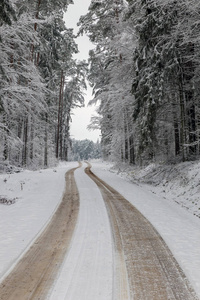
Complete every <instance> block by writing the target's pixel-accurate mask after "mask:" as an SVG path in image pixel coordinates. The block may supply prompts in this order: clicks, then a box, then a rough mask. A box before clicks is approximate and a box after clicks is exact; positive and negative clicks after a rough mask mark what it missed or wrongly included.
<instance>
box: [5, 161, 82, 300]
mask: <svg viewBox="0 0 200 300" xmlns="http://www.w3.org/2000/svg"><path fill="white" fill-rule="evenodd" d="M80 166H81V164H79V167H80ZM76 169H77V168H74V169H71V170H69V171H68V172H67V173H66V177H65V179H66V189H65V193H64V196H63V199H62V202H61V204H60V205H59V207H58V209H57V210H56V212H55V214H54V215H53V217H52V219H51V221H50V222H49V224H48V225H47V227H46V228H45V229H44V231H43V232H42V234H41V235H40V236H39V237H38V238H37V240H36V241H35V242H34V244H33V245H32V246H31V247H30V249H29V250H28V251H27V252H26V253H25V255H24V256H23V257H22V258H21V260H20V261H19V262H18V264H17V265H16V266H15V267H14V269H13V270H12V272H11V273H10V274H9V275H8V276H7V277H6V278H5V279H4V281H3V282H1V284H0V300H16V299H20V300H28V299H29V300H36V299H37V300H38V299H45V298H46V296H47V294H48V291H49V289H50V287H51V285H52V284H53V282H54V279H55V277H56V274H57V272H58V270H59V268H60V266H61V264H62V262H63V259H64V256H65V254H66V251H67V249H68V246H69V244H70V241H71V237H72V234H73V232H74V228H75V225H76V222H77V217H78V212H79V195H78V190H77V187H76V183H75V179H74V171H75V170H76Z"/></svg>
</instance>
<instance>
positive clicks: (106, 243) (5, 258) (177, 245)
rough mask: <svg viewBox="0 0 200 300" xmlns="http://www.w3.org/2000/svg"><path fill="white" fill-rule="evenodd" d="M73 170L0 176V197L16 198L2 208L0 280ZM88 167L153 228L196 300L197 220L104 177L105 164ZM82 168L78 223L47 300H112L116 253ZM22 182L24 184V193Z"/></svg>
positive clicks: (199, 284)
mask: <svg viewBox="0 0 200 300" xmlns="http://www.w3.org/2000/svg"><path fill="white" fill-rule="evenodd" d="M76 166H77V163H67V164H62V165H60V166H59V167H58V168H56V169H49V170H42V171H41V172H28V171H25V172H23V173H20V174H11V175H0V195H7V196H9V197H11V198H12V197H18V199H17V202H16V203H15V204H13V205H10V206H5V205H0V277H1V278H3V277H4V276H5V274H6V272H8V270H9V268H10V267H11V266H12V265H13V264H15V263H16V262H17V260H18V259H19V257H20V256H21V255H22V253H23V252H24V251H25V250H26V249H27V248H28V247H29V246H30V244H31V242H32V241H33V240H34V239H35V238H36V236H37V235H38V234H39V233H40V232H41V230H42V228H44V226H45V224H46V223H47V222H48V220H49V219H50V217H51V216H52V214H53V212H54V211H55V209H56V207H57V206H58V203H59V202H60V200H61V196H62V192H63V190H64V183H65V181H64V173H65V172H66V171H67V170H69V169H70V168H72V167H76ZM92 166H93V167H92V171H93V172H94V173H95V174H96V175H98V176H99V177H100V178H102V179H103V180H104V181H106V182H107V183H108V184H109V185H111V186H112V187H113V188H115V189H116V190H117V191H119V192H120V193H121V194H122V195H123V196H124V197H125V198H126V199H127V200H129V201H130V202H131V203H132V204H133V205H134V206H135V207H137V208H138V209H139V210H140V211H141V212H142V213H143V214H144V215H145V216H146V218H147V219H149V220H150V222H151V223H152V224H153V225H154V226H155V228H156V229H157V231H158V232H159V233H160V234H161V236H162V237H163V238H164V240H165V242H166V243H167V244H168V246H169V248H170V249H171V251H172V252H173V254H174V256H175V258H176V260H177V261H178V262H179V264H180V265H181V267H182V269H183V270H184V272H185V274H186V275H187V277H188V279H189V280H190V282H191V284H192V286H193V288H194V289H195V291H196V293H197V295H198V297H199V299H200V255H199V253H200V221H199V220H198V219H197V218H196V217H194V216H192V215H190V214H188V213H187V212H186V211H184V210H183V209H181V208H180V207H179V206H177V205H176V204H173V203H169V202H168V201H164V200H163V199H162V200H161V198H159V197H157V196H154V195H153V194H151V193H149V192H148V191H145V189H142V188H140V187H138V186H136V185H134V184H132V183H130V182H127V181H126V180H124V179H123V178H120V177H119V176H117V175H116V174H113V173H111V172H108V170H107V169H108V167H107V165H106V164H102V163H100V162H96V163H95V162H93V163H92ZM84 167H86V164H84V165H83V167H82V168H80V169H77V170H76V171H75V179H76V182H77V185H78V189H79V193H80V211H79V217H78V223H77V226H76V229H75V232H74V235H73V239H72V243H71V246H70V248H69V250H68V252H67V254H66V257H65V260H64V262H63V265H62V266H61V269H60V272H59V274H58V276H57V279H56V281H55V283H54V285H53V287H52V289H51V291H50V293H49V296H48V299H50V300H57V299H59V300H70V299H73V300H75V299H76V300H84V299H87V300H91V299H92V300H94V299H95V300H111V299H113V298H112V295H113V288H114V281H113V272H114V255H113V253H114V252H113V241H112V239H113V238H112V234H111V229H110V223H109V219H108V214H107V211H106V207H105V204H104V201H103V199H102V196H101V193H100V191H99V189H98V188H97V186H96V184H95V183H94V182H93V181H92V180H91V179H90V178H89V177H87V176H86V175H85V174H84ZM5 178H7V181H6V183H5V181H4V179H5ZM22 181H23V182H25V184H24V185H23V187H24V188H23V190H21V182H22ZM116 300H117V299H116ZM184 300H185V299H184Z"/></svg>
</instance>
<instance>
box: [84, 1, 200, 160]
mask: <svg viewBox="0 0 200 300" xmlns="http://www.w3.org/2000/svg"><path fill="white" fill-rule="evenodd" d="M79 25H80V34H81V33H83V32H85V33H87V34H88V36H89V37H90V40H91V41H92V42H93V43H94V44H95V45H96V47H95V49H94V50H92V51H90V58H89V63H90V67H89V75H88V78H89V81H90V83H91V85H92V87H93V91H94V98H93V100H92V101H91V104H93V103H95V104H96V103H98V105H99V108H98V113H99V118H96V120H93V122H94V127H95V126H96V122H98V123H99V126H100V128H101V133H102V152H103V157H104V159H107V158H108V157H110V158H112V159H113V160H115V161H123V162H128V163H130V164H139V165H144V164H146V163H149V162H150V161H162V162H169V163H176V162H180V161H186V160H195V159H197V158H199V151H200V149H199V134H200V90H199V87H200V84H199V81H200V68H199V66H200V65H199V63H200V51H199V50H200V49H199V43H200V2H199V1H198V0H189V1H188V0H179V1H176V0H127V1H123V0H108V1H106V2H105V1H100V0H99V1H98V0H96V1H92V2H91V5H90V8H89V11H88V13H87V15H85V16H82V17H81V18H80V22H79ZM91 126H92V125H91Z"/></svg>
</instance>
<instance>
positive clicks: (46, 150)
mask: <svg viewBox="0 0 200 300" xmlns="http://www.w3.org/2000/svg"><path fill="white" fill-rule="evenodd" d="M44 166H45V167H46V168H47V167H48V113H46V114H45V137H44Z"/></svg>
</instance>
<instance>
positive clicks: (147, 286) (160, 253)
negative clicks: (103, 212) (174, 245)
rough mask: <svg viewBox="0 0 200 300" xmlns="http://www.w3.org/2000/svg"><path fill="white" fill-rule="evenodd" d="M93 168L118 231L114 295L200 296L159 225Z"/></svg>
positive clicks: (144, 298) (187, 299)
mask: <svg viewBox="0 0 200 300" xmlns="http://www.w3.org/2000/svg"><path fill="white" fill-rule="evenodd" d="M90 169H91V165H90V164H88V167H87V168H86V169H85V172H86V174H87V175H88V176H89V177H90V178H91V179H93V180H94V182H95V183H96V184H97V186H98V187H99V189H100V191H101V193H102V196H103V198H104V201H105V204H106V207H107V210H108V214H109V217H110V222H111V227H112V231H113V235H114V243H115V249H116V250H115V252H116V258H117V260H118V262H117V264H116V265H117V266H118V268H116V272H117V273H116V274H115V282H116V284H115V286H116V288H117V287H118V291H117V293H116V296H114V298H113V299H115V300H122V299H123V300H124V299H134V300H169V299H170V300H198V297H197V296H196V294H195V292H194V290H193V289H192V287H191V285H190V283H189V281H188V280H187V278H186V276H185V275H184V273H183V271H182V269H181V268H180V266H179V265H178V263H177V262H176V260H175V258H174V257H173V255H172V253H171V251H170V250H169V248H168V246H167V245H166V243H165V242H164V241H163V239H162V238H161V236H160V235H159V233H158V232H157V231H156V229H155V228H154V227H153V226H152V225H151V224H150V222H149V221H148V220H147V219H146V218H145V217H144V216H143V215H142V214H141V213H140V212H139V211H138V210H137V209H136V208H135V207H134V206H133V205H132V204H131V203H130V202H128V201H127V200H126V199H125V198H124V197H123V196H122V195H121V194H119V193H118V192H117V191H116V190H114V189H113V188H112V187H111V186H109V185H108V184H106V183H105V182H104V181H103V180H101V179H100V178H98V177H97V176H96V175H95V174H94V173H93V172H92V171H91V170H90ZM123 260H124V263H123ZM126 270H127V272H126ZM126 274H128V275H126ZM127 276H128V279H127ZM127 280H128V282H127ZM128 288H129V290H130V291H128V290H127V289H128ZM129 292H130V294H129Z"/></svg>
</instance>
